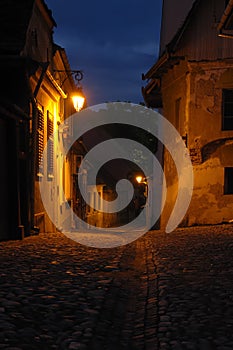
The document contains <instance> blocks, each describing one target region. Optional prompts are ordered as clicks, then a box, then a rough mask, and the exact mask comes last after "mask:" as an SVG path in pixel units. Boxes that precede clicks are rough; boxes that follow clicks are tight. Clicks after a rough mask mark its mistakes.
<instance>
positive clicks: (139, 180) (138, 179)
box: [136, 175, 142, 184]
mask: <svg viewBox="0 0 233 350" xmlns="http://www.w3.org/2000/svg"><path fill="white" fill-rule="evenodd" d="M136 180H137V182H138V183H139V184H140V183H141V182H142V176H140V175H139V176H136Z"/></svg>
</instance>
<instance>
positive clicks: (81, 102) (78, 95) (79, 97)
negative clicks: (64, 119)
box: [72, 88, 85, 112]
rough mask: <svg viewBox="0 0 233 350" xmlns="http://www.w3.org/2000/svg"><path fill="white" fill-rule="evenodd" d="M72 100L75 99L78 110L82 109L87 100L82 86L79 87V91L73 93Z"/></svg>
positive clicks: (74, 103) (75, 107)
mask: <svg viewBox="0 0 233 350" xmlns="http://www.w3.org/2000/svg"><path fill="white" fill-rule="evenodd" d="M72 100H73V105H74V109H75V110H76V112H79V111H81V109H82V108H83V106H84V102H85V96H84V95H83V92H82V90H81V88H79V89H78V90H77V92H76V93H74V94H73V96H72Z"/></svg>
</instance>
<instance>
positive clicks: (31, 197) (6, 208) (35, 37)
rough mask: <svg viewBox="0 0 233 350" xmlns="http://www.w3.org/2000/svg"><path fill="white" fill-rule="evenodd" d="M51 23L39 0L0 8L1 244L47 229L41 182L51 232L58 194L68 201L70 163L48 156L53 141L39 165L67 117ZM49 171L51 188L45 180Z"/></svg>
mask: <svg viewBox="0 0 233 350" xmlns="http://www.w3.org/2000/svg"><path fill="white" fill-rule="evenodd" d="M55 26H56V23H55V21H54V19H53V17H52V14H51V11H50V10H49V9H48V7H47V6H46V4H45V2H44V1H43V0H27V1H18V0H11V1H3V2H2V3H1V15H0V29H1V38H0V71H1V94H0V156H1V172H0V194H1V203H2V204H1V212H0V240H4V239H15V238H20V237H21V236H22V235H23V234H25V235H29V234H30V232H31V231H32V230H34V228H35V226H39V228H40V229H41V231H44V232H49V231H53V230H54V225H53V224H52V223H51V222H50V220H49V218H48V216H47V214H46V212H45V210H44V208H43V205H42V202H41V199H40V193H39V180H40V178H41V177H44V178H46V179H47V181H48V184H49V186H50V192H49V193H48V195H53V196H54V210H55V212H56V213H57V214H56V222H55V224H56V226H57V227H60V226H61V223H60V222H59V212H61V211H62V210H65V208H66V205H65V196H66V197H67V198H71V197H72V185H70V182H71V181H72V180H71V179H72V178H71V165H70V164H68V160H69V159H68V158H65V159H64V157H63V156H62V155H59V157H56V159H55V157H54V151H55V150H56V148H57V142H58V140H57V139H56V138H54V140H53V143H52V144H51V147H50V150H49V152H48V156H47V161H46V162H44V163H43V164H42V163H41V159H42V152H43V149H44V146H45V144H46V142H47V140H48V139H49V138H51V135H52V133H53V131H55V130H56V128H57V127H58V125H59V124H60V123H61V122H63V121H64V119H65V118H66V117H68V116H69V115H71V114H73V113H74V108H73V105H72V103H71V100H70V99H69V98H67V97H68V95H69V93H70V92H71V91H72V90H73V89H74V81H73V79H72V77H71V76H70V77H69V76H68V78H67V74H66V73H65V72H58V71H65V70H69V69H70V66H69V62H68V59H67V56H66V53H65V50H64V49H63V48H61V47H59V46H58V45H55V44H54V42H53V29H54V27H55ZM57 137H58V136H57ZM61 137H63V135H62V136H61ZM63 164H65V165H64V170H63V172H62V168H63ZM56 170H58V171H59V176H60V177H59V179H60V180H59V181H60V186H58V188H54V184H53V182H52V181H51V179H52V178H53V175H54V171H56ZM63 187H65V189H64V191H65V196H64V193H63ZM58 197H59V199H60V200H59V201H58V200H57V199H58ZM63 197H64V198H63ZM60 203H63V204H62V205H61V204H60Z"/></svg>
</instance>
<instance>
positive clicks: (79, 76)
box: [54, 69, 83, 87]
mask: <svg viewBox="0 0 233 350" xmlns="http://www.w3.org/2000/svg"><path fill="white" fill-rule="evenodd" d="M54 72H58V73H66V77H65V79H64V80H63V81H62V83H61V87H62V86H63V84H64V83H65V81H66V80H67V79H68V78H69V77H71V76H73V78H74V80H75V82H77V85H79V83H80V81H81V80H82V79H83V71H81V70H74V69H73V70H62V69H54Z"/></svg>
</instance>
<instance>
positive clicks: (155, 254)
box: [0, 225, 233, 350]
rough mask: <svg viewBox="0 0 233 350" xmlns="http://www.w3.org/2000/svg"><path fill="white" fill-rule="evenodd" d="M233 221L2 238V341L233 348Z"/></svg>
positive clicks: (14, 347)
mask: <svg viewBox="0 0 233 350" xmlns="http://www.w3.org/2000/svg"><path fill="white" fill-rule="evenodd" d="M232 257H233V226H232V225H221V226H214V227H211V226H209V227H196V228H188V229H178V230H176V231H175V232H173V233H171V234H165V233H163V232H161V231H153V232H150V233H148V234H146V235H145V236H144V237H142V238H141V239H139V240H137V241H136V242H133V243H131V244H129V245H127V246H124V247H119V248H114V249H102V250H101V249H94V248H87V247H85V246H81V245H78V244H76V243H75V242H73V241H71V240H69V239H68V238H66V237H65V236H63V235H62V234H58V233H57V234H40V235H39V236H35V237H29V238H26V239H25V240H24V241H15V242H13V241H12V242H4V243H1V244H0V349H8V350H20V349H21V350H26V349H28V350H34V349H41V350H43V349H44V350H49V349H61V350H63V349H87V350H89V349H90V350H92V349H93V350H95V349H101V350H105V349H106V350H114V349H117V350H121V349H127V350H128V349H129V350H131V349H133V350H134V349H135V350H137V349H139V350H157V349H159V350H160V349H161V350H162V349H169V350H170V349H171V350H179V349H190V350H191V349H197V350H208V349H217V350H227V349H229V350H232V349H233V261H232Z"/></svg>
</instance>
